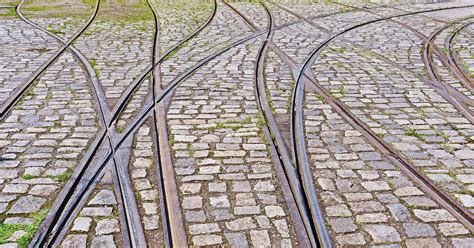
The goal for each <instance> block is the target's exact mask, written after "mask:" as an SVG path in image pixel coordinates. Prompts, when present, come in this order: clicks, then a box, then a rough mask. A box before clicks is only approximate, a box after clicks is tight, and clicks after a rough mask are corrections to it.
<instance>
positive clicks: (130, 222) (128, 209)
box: [20, 1, 145, 247]
mask: <svg viewBox="0 0 474 248" xmlns="http://www.w3.org/2000/svg"><path fill="white" fill-rule="evenodd" d="M99 2H100V1H99ZM20 17H21V18H22V19H23V20H24V21H25V22H27V23H29V24H30V25H32V26H34V27H36V28H38V29H40V30H42V31H43V32H45V33H47V34H48V35H50V36H52V37H53V38H55V39H56V40H58V41H59V42H61V43H63V44H64V45H66V41H64V40H63V39H62V38H60V37H59V36H57V35H55V34H53V33H51V32H49V31H48V30H46V29H44V28H41V27H40V26H38V25H36V24H35V23H33V22H31V21H29V20H28V19H27V18H25V17H24V16H20ZM69 49H70V50H71V51H72V53H73V54H74V55H75V56H76V57H78V58H79V60H80V61H81V63H82V64H83V65H84V67H85V68H86V71H87V73H88V75H89V78H90V79H91V81H92V86H93V89H94V91H93V92H94V96H95V99H96V102H97V103H98V107H99V112H100V116H101V121H102V125H103V127H105V128H106V132H108V131H109V130H108V128H107V126H106V123H107V121H108V119H109V118H110V117H109V116H110V113H109V111H108V108H107V103H106V98H105V95H104V93H103V90H102V88H101V87H100V83H99V81H98V79H97V76H96V75H95V71H94V69H93V68H92V66H91V65H90V63H89V62H88V60H87V59H86V58H85V56H84V55H83V54H82V53H81V52H79V51H78V50H77V49H76V48H75V47H74V46H72V45H71V46H69ZM112 138H113V137H111V135H108V136H107V141H108V143H109V146H110V147H113V141H112ZM114 154H115V152H114ZM126 161H127V160H126ZM122 163H123V160H119V159H116V158H115V156H114V163H113V164H114V167H115V171H116V173H117V175H119V177H118V180H117V186H118V187H119V191H120V197H121V201H120V202H122V203H123V204H121V212H122V213H124V214H125V218H124V219H125V222H126V223H127V225H126V226H125V228H124V230H123V232H124V233H123V234H124V235H128V237H127V238H125V239H124V240H130V241H131V245H132V247H137V246H142V245H144V244H145V243H144V242H143V241H144V235H143V228H142V227H141V224H140V221H139V220H138V221H137V219H136V218H134V216H135V215H136V214H137V213H138V209H137V208H136V203H135V202H136V201H135V198H134V194H133V190H131V183H130V182H127V180H128V181H129V179H128V178H129V177H128V176H127V174H128V173H127V172H125V171H124V166H123V164H122ZM55 233H58V234H59V235H58V236H61V235H60V234H64V233H65V230H64V229H62V230H61V231H57V232H55ZM56 237H57V236H56ZM38 238H39V239H42V240H44V241H45V242H46V238H47V237H44V238H45V239H43V237H38ZM38 241H39V240H35V242H38ZM54 241H55V237H52V239H51V240H50V241H49V242H50V243H53V245H54ZM39 242H40V245H45V243H42V241H39Z"/></svg>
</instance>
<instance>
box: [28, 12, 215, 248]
mask: <svg viewBox="0 0 474 248" xmlns="http://www.w3.org/2000/svg"><path fill="white" fill-rule="evenodd" d="M215 12H216V10H215V8H214V9H213V12H212V14H211V16H210V17H209V19H208V20H207V21H206V23H204V24H203V25H202V26H200V27H199V28H198V29H197V30H196V31H195V32H193V33H192V34H191V35H189V36H187V37H186V38H184V39H183V40H181V41H180V42H178V43H177V44H176V45H175V46H173V47H172V48H171V49H169V50H168V51H167V52H165V54H164V55H163V56H161V57H160V59H159V61H158V62H156V63H160V62H161V61H162V60H163V59H164V58H165V57H166V56H167V55H168V54H170V53H171V52H173V51H174V50H176V49H178V48H179V47H180V45H181V44H183V43H184V42H186V41H187V40H189V39H191V38H193V37H194V36H195V35H197V34H198V33H199V32H200V31H201V30H202V29H204V28H205V27H206V26H207V25H208V24H209V23H210V21H211V20H212V19H213V17H214V15H215ZM149 68H150V70H151V68H152V66H149ZM150 70H148V68H147V70H146V73H142V74H141V75H142V76H140V77H138V80H137V79H136V80H134V82H133V83H132V85H131V87H129V88H128V89H127V91H126V94H125V97H122V98H121V100H120V101H119V102H118V104H117V105H119V107H115V108H114V111H113V114H112V117H111V118H110V117H107V118H105V127H106V130H105V131H102V132H101V134H100V135H99V136H98V137H97V138H96V140H95V141H94V143H93V144H92V146H91V148H90V149H89V151H88V152H87V154H86V156H84V158H83V160H82V161H81V165H80V166H79V170H76V171H77V172H76V171H75V173H74V174H73V176H72V178H74V180H70V181H68V183H69V185H67V187H65V190H64V191H63V192H62V195H63V197H61V198H60V201H59V202H58V203H57V204H56V206H55V207H54V210H55V211H52V212H54V215H53V216H54V217H53V219H52V220H50V221H47V222H45V223H47V227H43V228H40V229H47V230H46V231H44V232H43V233H42V234H41V236H40V239H39V240H38V241H37V243H38V242H39V243H40V244H44V243H45V242H46V240H45V239H44V237H47V236H49V235H52V236H53V239H54V238H55V237H57V232H54V230H57V229H60V228H58V227H62V226H64V225H65V224H66V223H67V221H68V220H69V218H70V216H71V215H72V214H73V213H74V211H75V210H76V206H78V205H79V203H80V202H81V201H83V198H84V196H85V195H87V192H88V191H89V190H90V189H91V188H93V185H95V183H96V182H97V181H98V179H100V177H101V175H103V173H104V170H105V167H106V164H105V165H103V166H101V167H100V168H97V169H93V172H92V173H89V174H91V175H90V178H84V175H85V173H86V172H87V170H88V169H89V166H90V164H91V162H92V160H93V158H94V156H95V155H97V154H98V153H97V151H98V148H99V146H100V145H101V144H102V143H103V141H104V140H105V139H107V140H108V141H109V142H111V146H110V147H111V149H110V150H108V151H107V153H106V155H105V156H106V157H107V158H109V159H110V158H114V157H113V155H114V154H115V152H116V151H117V150H118V149H119V148H120V145H117V144H114V143H116V141H115V139H118V138H119V137H120V136H119V137H114V139H113V140H111V139H110V132H111V130H113V133H114V134H115V130H114V129H113V125H112V124H113V121H114V118H115V119H116V118H117V117H118V116H119V114H120V112H121V111H122V110H123V109H124V107H125V104H126V102H127V101H128V100H129V99H130V97H131V96H132V94H133V92H134V91H135V90H136V89H137V88H138V87H139V85H140V84H141V82H142V81H143V79H144V78H145V76H146V75H147V74H148V73H149V72H150ZM92 71H93V70H92ZM99 92H100V91H99ZM101 106H102V105H101ZM104 106H107V105H104ZM120 106H121V107H120ZM104 108H105V107H104ZM135 131H136V130H134V132H135ZM130 134H131V133H129V135H128V136H127V139H122V140H121V142H120V144H123V143H125V142H127V141H128V140H129V138H130V137H132V135H130ZM112 141H114V142H112ZM121 168H123V166H122V167H117V169H119V170H117V172H120V171H122V172H124V171H123V170H122V169H121ZM119 177H120V176H119ZM83 181H86V182H83ZM121 185H122V186H123V185H125V184H121ZM78 187H79V189H78ZM129 188H130V187H129ZM76 190H77V193H76V194H75V192H76ZM132 192H133V190H132ZM71 202H72V203H71ZM69 203H71V204H69ZM135 206H136V204H135ZM126 214H127V216H128V217H131V216H132V215H133V213H132V214H130V213H129V212H128V213H126ZM136 216H139V215H138V214H136ZM134 223H135V222H134ZM131 228H136V231H139V230H140V229H141V228H142V227H141V225H140V226H130V225H129V229H131ZM136 231H135V232H136ZM140 233H141V232H140ZM131 241H132V242H134V246H135V247H141V246H142V245H144V244H145V243H144V242H145V238H144V236H143V235H140V236H139V239H137V240H136V241H133V239H131Z"/></svg>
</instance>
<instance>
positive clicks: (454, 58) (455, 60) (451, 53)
mask: <svg viewBox="0 0 474 248" xmlns="http://www.w3.org/2000/svg"><path fill="white" fill-rule="evenodd" d="M472 24H474V22H468V23H466V24H464V25H462V26H461V27H460V28H458V29H456V30H455V31H454V32H453V33H452V34H451V36H450V37H449V39H448V40H447V41H446V44H445V48H446V49H447V54H448V60H449V63H450V64H452V65H454V66H456V67H457V68H458V70H459V71H460V72H461V73H462V75H463V77H464V78H465V79H466V80H468V81H470V82H471V84H472V82H473V80H474V79H473V78H471V77H470V76H469V73H468V72H467V71H466V70H465V69H464V67H463V66H462V62H461V59H460V58H459V55H458V53H457V51H456V50H455V49H452V43H453V41H454V38H455V37H456V35H458V34H459V32H461V31H462V30H463V29H465V28H466V27H467V26H469V25H472Z"/></svg>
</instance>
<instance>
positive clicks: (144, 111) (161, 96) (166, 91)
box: [98, 7, 467, 223]
mask: <svg viewBox="0 0 474 248" xmlns="http://www.w3.org/2000/svg"><path fill="white" fill-rule="evenodd" d="M456 8H459V7H447V8H442V9H436V10H425V11H416V12H412V13H407V14H402V15H396V16H390V17H385V18H382V19H379V20H374V21H371V22H369V23H362V24H359V25H356V26H354V27H352V28H351V29H350V30H352V29H355V28H358V27H360V26H363V25H367V24H370V23H372V22H376V21H381V20H385V19H389V18H395V17H403V16H409V15H416V14H420V13H427V12H435V11H441V10H447V9H456ZM299 22H300V21H294V22H290V23H286V24H284V25H281V26H278V27H275V28H274V29H273V30H278V29H282V28H284V27H288V26H290V25H292V24H294V23H299ZM350 30H346V31H345V32H348V31H350ZM345 32H344V33H345ZM266 33H267V31H262V32H257V33H256V34H253V35H250V36H248V37H245V38H242V39H240V40H238V41H236V42H234V43H232V44H230V45H229V46H227V47H225V48H224V49H222V50H220V51H219V52H217V53H215V54H212V55H210V56H208V57H206V58H205V59H203V60H201V61H200V62H198V63H197V64H195V65H194V66H192V67H190V68H188V69H187V70H186V72H184V73H183V74H181V75H179V76H177V77H176V78H175V79H174V80H173V81H172V82H171V83H170V84H169V85H168V86H167V87H166V88H165V89H164V90H163V91H161V93H160V94H159V95H158V96H157V98H156V101H155V102H153V103H151V104H148V105H147V106H146V107H145V108H143V109H142V111H141V113H140V114H139V116H138V117H137V118H135V119H134V120H133V121H132V124H131V125H129V126H128V127H127V128H126V129H125V131H124V133H123V134H122V137H121V138H120V140H119V141H118V143H117V145H116V148H118V147H120V146H121V145H122V144H123V142H124V140H125V139H126V138H127V137H128V136H129V135H131V134H132V133H133V132H134V131H136V129H137V128H138V127H139V126H141V124H142V123H143V122H144V121H145V120H146V118H148V116H150V114H151V111H152V110H153V108H154V107H155V105H156V104H157V103H159V102H161V101H162V100H163V99H164V98H165V97H166V96H167V95H168V94H169V93H170V92H172V91H173V90H174V89H175V88H176V87H178V85H179V84H180V83H181V82H182V81H183V80H185V79H187V78H188V77H189V76H191V74H193V73H194V72H195V71H196V70H198V69H199V68H200V67H202V66H203V65H205V64H207V63H208V62H209V61H211V60H213V59H214V58H216V57H218V56H220V55H221V54H223V53H225V52H226V51H228V50H230V49H231V48H233V47H235V46H238V45H240V44H243V43H245V42H247V41H249V40H252V39H254V38H256V37H259V36H261V35H263V34H266ZM335 38H336V37H333V38H332V39H330V40H333V39H335ZM327 43H329V42H328V41H327V42H325V43H324V44H326V45H327ZM300 79H301V78H300ZM328 95H329V94H328ZM333 106H335V105H333ZM348 114H349V116H350V113H348ZM351 118H353V119H356V117H354V116H352V117H351ZM359 125H361V126H363V124H362V123H359ZM367 132H369V133H371V134H373V135H374V136H375V134H374V133H373V132H371V131H370V130H367ZM376 138H378V137H376ZM378 142H379V143H381V144H383V145H386V144H385V143H384V142H383V141H380V139H379V141H378ZM388 148H390V147H388ZM395 156H396V154H395ZM391 157H394V156H391ZM400 159H401V160H403V159H402V158H400ZM109 160H110V155H108V156H107V157H106V158H105V159H104V160H103V161H102V162H100V166H99V167H98V170H101V169H102V168H103V167H104V166H105V164H106V163H108V161H109ZM394 160H395V159H394ZM397 161H398V160H397ZM398 163H400V162H398ZM401 168H403V169H405V170H406V171H409V170H410V169H413V168H410V167H404V166H401ZM414 170H416V168H414ZM411 178H412V179H413V180H415V181H417V182H418V181H420V180H421V179H417V178H414V177H411ZM419 185H420V186H421V187H423V189H424V190H425V192H426V191H430V190H432V189H431V188H426V187H425V186H426V185H424V184H422V183H419ZM435 189H436V188H435ZM448 197H449V196H448ZM436 200H437V201H438V202H439V203H440V204H441V205H442V206H444V207H446V208H450V205H449V204H445V203H446V201H448V200H446V199H444V198H443V197H442V196H439V197H438V198H436ZM451 200H452V199H451ZM450 212H451V213H453V215H455V216H456V217H457V218H458V219H460V220H462V221H463V223H467V222H466V219H465V218H463V216H462V215H460V214H459V213H458V212H457V211H450Z"/></svg>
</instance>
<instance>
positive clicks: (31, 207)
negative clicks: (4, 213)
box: [8, 195, 46, 214]
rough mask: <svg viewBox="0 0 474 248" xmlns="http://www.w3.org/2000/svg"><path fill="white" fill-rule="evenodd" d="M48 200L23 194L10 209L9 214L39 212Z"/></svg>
mask: <svg viewBox="0 0 474 248" xmlns="http://www.w3.org/2000/svg"><path fill="white" fill-rule="evenodd" d="M45 202H46V200H45V199H43V198H39V197H35V196H29V195H28V196H23V197H21V198H19V199H18V201H16V202H15V204H13V206H12V207H11V208H10V210H8V213H9V214H27V213H34V212H38V211H39V210H40V209H41V207H42V206H43V204H44V203H45Z"/></svg>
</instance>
